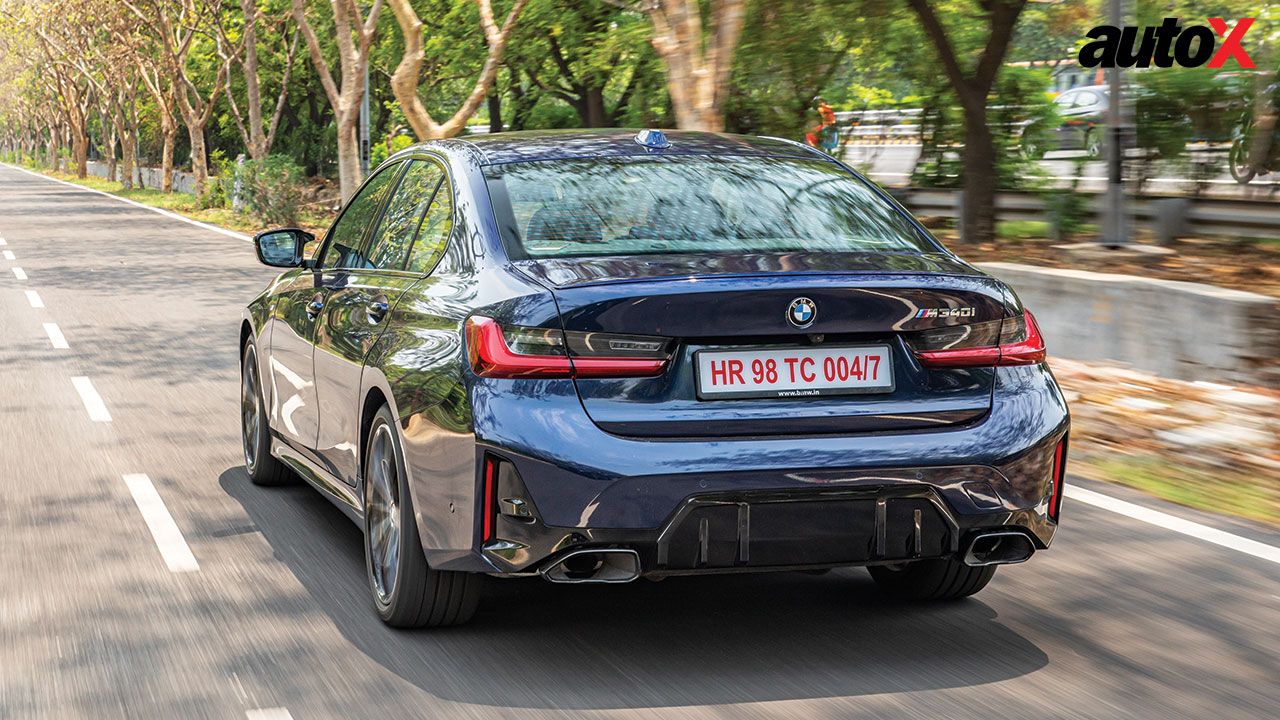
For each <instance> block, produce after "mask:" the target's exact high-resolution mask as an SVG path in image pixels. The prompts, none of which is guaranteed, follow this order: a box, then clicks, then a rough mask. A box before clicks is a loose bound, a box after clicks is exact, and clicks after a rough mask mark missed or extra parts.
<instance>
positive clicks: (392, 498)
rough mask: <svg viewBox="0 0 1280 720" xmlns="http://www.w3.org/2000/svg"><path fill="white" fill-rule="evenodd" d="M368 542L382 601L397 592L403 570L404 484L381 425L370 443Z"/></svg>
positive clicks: (387, 430) (388, 433)
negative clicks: (401, 503) (402, 507)
mask: <svg viewBox="0 0 1280 720" xmlns="http://www.w3.org/2000/svg"><path fill="white" fill-rule="evenodd" d="M364 494H365V514H366V517H367V520H366V525H365V528H366V529H365V542H366V543H368V545H369V547H368V550H369V553H368V554H369V568H370V570H371V571H372V574H373V585H374V589H375V591H376V592H377V593H378V599H379V600H380V601H382V602H384V603H385V602H388V601H389V600H390V598H391V594H392V593H394V592H395V587H396V578H397V574H398V570H399V567H400V483H399V477H398V475H397V462H396V455H395V443H394V441H393V439H392V437H391V429H390V428H389V427H387V426H386V425H385V424H380V425H378V426H377V429H375V430H374V432H373V436H372V437H371V438H370V439H369V462H368V466H367V468H366V469H365V492H364Z"/></svg>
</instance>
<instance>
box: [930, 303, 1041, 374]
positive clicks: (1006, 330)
mask: <svg viewBox="0 0 1280 720" xmlns="http://www.w3.org/2000/svg"><path fill="white" fill-rule="evenodd" d="M998 342H999V344H996V345H980V346H977V347H948V348H944V349H941V350H920V351H917V352H916V357H918V358H920V362H921V363H922V364H923V365H924V366H925V367H930V368H961V367H992V366H1008V365H1035V364H1037V363H1042V362H1044V359H1045V348H1044V338H1043V337H1041V335H1040V327H1039V326H1038V325H1036V319H1035V318H1034V317H1032V315H1031V311H1030V310H1024V311H1023V316H1022V317H1020V318H1017V317H1015V318H1005V319H1004V320H1003V321H1002V323H1001V327H1000V335H999V341H998Z"/></svg>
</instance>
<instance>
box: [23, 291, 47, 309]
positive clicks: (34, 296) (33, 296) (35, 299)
mask: <svg viewBox="0 0 1280 720" xmlns="http://www.w3.org/2000/svg"><path fill="white" fill-rule="evenodd" d="M27 302H29V303H31V307H33V308H42V307H44V300H41V299H40V293H38V292H36V291H35V290H28V291H27Z"/></svg>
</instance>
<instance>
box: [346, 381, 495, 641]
mask: <svg viewBox="0 0 1280 720" xmlns="http://www.w3.org/2000/svg"><path fill="white" fill-rule="evenodd" d="M364 507H365V512H364V536H365V543H364V548H365V566H366V569H367V571H368V575H369V589H370V590H371V591H372V592H373V601H374V606H375V607H376V608H377V610H378V616H379V617H381V618H382V621H383V622H385V623H386V624H388V625H390V626H392V627H398V628H418V627H441V626H446V625H461V624H462V623H465V622H467V621H468V620H470V619H471V616H472V615H474V614H475V612H476V607H477V605H478V604H479V600H480V585H481V582H482V581H483V580H484V576H483V575H479V574H477V573H463V572H448V571H440V570H434V569H432V568H431V567H430V566H428V565H427V559H426V557H425V556H424V555H423V553H422V542H421V539H420V537H419V535H418V525H417V523H416V522H415V521H414V516H413V515H414V514H413V500H412V499H411V498H410V496H409V487H408V480H407V478H406V476H405V470H404V452H403V450H402V448H401V445H400V435H399V433H397V432H396V424H395V419H394V417H393V416H392V414H391V409H390V408H388V407H387V406H386V405H383V406H382V407H381V408H380V409H379V410H378V413H377V414H376V415H375V416H374V418H373V422H372V423H371V424H370V426H369V434H368V436H367V442H366V444H365V461H364Z"/></svg>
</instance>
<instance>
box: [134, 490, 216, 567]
mask: <svg viewBox="0 0 1280 720" xmlns="http://www.w3.org/2000/svg"><path fill="white" fill-rule="evenodd" d="M124 483H125V485H128V486H129V492H130V493H131V494H132V495H133V501H134V502H135V503H136V504H137V505H138V512H140V513H142V519H143V520H144V521H145V522H146V523H147V528H148V529H150V530H151V538H152V539H153V540H155V541H156V547H157V548H159V549H160V556H161V557H163V558H164V564H165V565H168V566H169V571H170V572H195V571H197V570H199V569H200V565H199V563H197V562H196V556H195V555H192V554H191V548H189V547H187V541H186V540H185V539H183V537H182V531H181V530H179V529H178V525H177V523H175V522H174V521H173V516H172V515H170V514H169V508H167V507H165V506H164V500H162V499H160V493H158V492H156V486H155V485H152V484H151V478H149V477H147V476H146V475H141V474H131V475H125V476H124Z"/></svg>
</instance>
